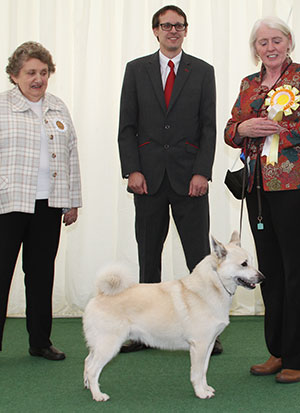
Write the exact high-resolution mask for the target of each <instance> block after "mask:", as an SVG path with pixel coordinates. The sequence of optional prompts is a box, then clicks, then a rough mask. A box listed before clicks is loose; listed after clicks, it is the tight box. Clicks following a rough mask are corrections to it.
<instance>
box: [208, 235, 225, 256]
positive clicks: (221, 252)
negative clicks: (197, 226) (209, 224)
mask: <svg viewBox="0 0 300 413" xmlns="http://www.w3.org/2000/svg"><path fill="white" fill-rule="evenodd" d="M211 242H212V246H213V249H214V252H215V254H216V256H217V257H218V258H219V259H222V258H225V257H226V255H227V250H226V248H225V247H224V245H223V244H222V243H221V242H219V241H217V240H216V239H215V238H214V237H213V236H212V235H211Z"/></svg>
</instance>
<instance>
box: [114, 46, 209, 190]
mask: <svg viewBox="0 0 300 413" xmlns="http://www.w3.org/2000/svg"><path fill="white" fill-rule="evenodd" d="M215 100H216V99H215V78H214V69H213V67H212V66H211V65H209V64H208V63H206V62H204V61H203V60H200V59H197V58H195V57H193V56H190V55H187V54H185V53H184V52H183V53H182V58H181V61H180V64H179V68H178V72H177V76H176V79H175V83H174V87H173V91H172V96H171V100H170V104H169V108H168V109H167V108H166V104H165V99H164V92H163V87H162V79H161V72H160V63H159V53H158V52H156V53H155V54H153V55H149V56H146V57H142V58H139V59H136V60H134V61H132V62H129V63H128V64H127V66H126V71H125V76H124V82H123V87H122V94H121V105H120V123H119V137H118V142H119V151H120V160H121V168H122V176H123V177H126V176H127V175H128V174H130V173H131V172H135V171H139V172H141V173H143V174H144V176H145V178H146V181H147V187H148V193H149V194H154V193H155V192H156V191H157V190H158V188H159V186H160V184H161V182H162V179H163V177H164V174H165V172H167V174H168V177H169V180H170V183H171V185H172V188H173V189H174V190H175V191H176V192H177V193H178V194H181V195H187V194H188V191H189V183H190V180H191V178H192V176H193V175H194V174H200V175H203V176H205V177H206V178H207V179H211V173H212V165H213V160H214V153H215V141H216V125H215V122H216V120H215V103H216V102H215Z"/></svg>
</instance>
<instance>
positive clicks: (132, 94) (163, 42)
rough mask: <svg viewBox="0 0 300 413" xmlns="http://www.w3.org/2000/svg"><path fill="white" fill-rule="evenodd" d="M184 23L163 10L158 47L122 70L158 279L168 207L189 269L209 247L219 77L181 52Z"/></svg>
mask: <svg viewBox="0 0 300 413" xmlns="http://www.w3.org/2000/svg"><path fill="white" fill-rule="evenodd" d="M187 26H188V23H187V18H186V15H185V13H184V12H183V11H182V10H181V9H180V8H178V7H176V6H165V7H163V8H162V9H160V10H158V12H156V13H155V14H154V16H153V19H152V29H153V33H154V35H155V36H156V37H157V39H158V41H159V44H160V50H159V51H158V52H156V53H155V54H152V55H150V56H146V57H142V58H139V59H136V60H134V61H132V62H129V63H128V64H127V67H126V72H125V76H124V82H123V88H122V95H121V105H120V125H119V137H118V141H119V151H120V160H121V168H122V176H123V177H124V178H128V190H129V191H130V192H133V193H134V203H135V210H136V222H135V229H136V239H137V243H138V253H139V265H140V282H143V283H157V282H160V281H161V254H162V250H163V245H164V241H165V239H166V236H167V233H168V228H169V219H170V216H169V208H170V206H171V209H172V215H173V218H174V221H175V224H176V227H177V230H178V233H179V236H180V239H181V243H182V246H183V250H184V254H185V258H186V263H187V266H188V268H189V270H190V271H192V270H193V268H194V267H195V266H196V265H197V264H198V263H199V262H200V261H201V260H202V258H204V257H205V256H206V255H207V254H209V253H210V247H209V204H208V181H209V180H210V179H211V173H212V165H213V160H214V153H215V141H216V120H215V112H216V110H215V77H214V69H213V67H212V66H210V65H209V64H208V63H206V62H204V61H203V60H200V59H197V58H195V57H193V56H190V55H187V54H186V53H184V52H183V51H182V43H183V40H184V38H185V36H186V35H187ZM216 346H217V347H218V348H215V349H214V350H215V353H217V352H218V353H220V352H221V351H222V347H221V345H220V343H219V342H218V343H216ZM216 346H215V347H216ZM129 349H130V350H134V347H133V346H131V347H130V348H129ZM136 349H138V348H136ZM123 350H124V349H123Z"/></svg>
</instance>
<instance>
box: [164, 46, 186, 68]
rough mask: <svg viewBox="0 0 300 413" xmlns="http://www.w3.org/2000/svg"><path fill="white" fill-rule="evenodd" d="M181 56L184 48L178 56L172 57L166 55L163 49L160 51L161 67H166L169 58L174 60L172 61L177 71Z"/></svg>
mask: <svg viewBox="0 0 300 413" xmlns="http://www.w3.org/2000/svg"><path fill="white" fill-rule="evenodd" d="M181 56H182V50H181V51H180V53H179V54H178V55H177V56H175V57H173V58H172V59H170V58H169V57H167V56H165V55H164V54H163V53H162V52H161V51H159V63H160V66H161V68H164V69H165V68H166V67H167V66H168V63H169V60H172V62H173V63H174V65H175V71H176V70H177V68H178V66H179V63H180V59H181Z"/></svg>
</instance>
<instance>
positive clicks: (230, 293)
mask: <svg viewBox="0 0 300 413" xmlns="http://www.w3.org/2000/svg"><path fill="white" fill-rule="evenodd" d="M216 273H217V276H218V278H219V281H220V283H221V284H222V286H223V288H224V290H225V291H226V292H227V293H228V294H229V297H232V296H233V295H234V293H232V292H230V291H229V290H228V288H226V287H225V285H224V283H223V281H222V280H221V277H220V276H219V273H218V271H217V270H216Z"/></svg>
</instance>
